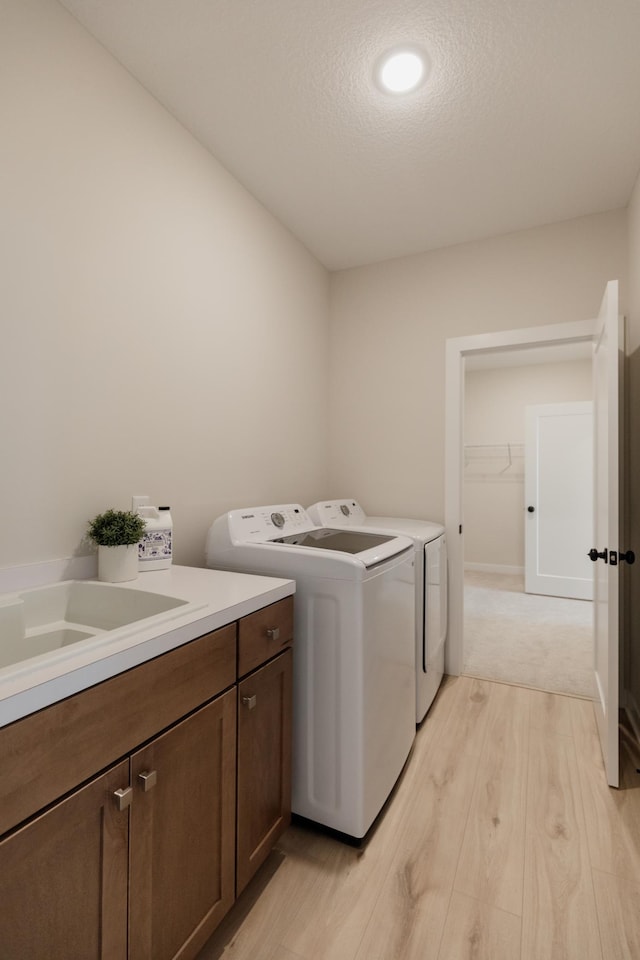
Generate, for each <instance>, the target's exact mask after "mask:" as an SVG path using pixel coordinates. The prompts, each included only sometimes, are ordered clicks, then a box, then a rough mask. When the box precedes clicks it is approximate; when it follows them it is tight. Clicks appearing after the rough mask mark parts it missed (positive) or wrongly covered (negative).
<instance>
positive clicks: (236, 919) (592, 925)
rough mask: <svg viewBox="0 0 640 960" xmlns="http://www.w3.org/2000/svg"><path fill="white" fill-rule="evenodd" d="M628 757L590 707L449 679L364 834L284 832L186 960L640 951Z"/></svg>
mask: <svg viewBox="0 0 640 960" xmlns="http://www.w3.org/2000/svg"><path fill="white" fill-rule="evenodd" d="M638 766H640V757H639V756H638V754H637V751H636V748H635V746H634V744H633V743H632V742H631V741H630V740H628V739H627V740H625V739H624V738H623V740H622V771H623V772H622V787H621V789H620V790H611V789H610V788H609V787H607V785H606V782H605V779H604V772H603V769H602V761H601V758H600V748H599V744H598V738H597V732H596V727H595V720H594V716H593V708H592V705H591V703H590V702H589V701H585V700H579V699H573V698H571V697H565V696H560V695H557V694H546V693H541V692H540V691H537V690H529V689H525V688H522V687H515V686H508V685H506V684H500V683H492V682H489V681H484V680H475V679H472V678H470V677H457V678H448V679H447V680H446V681H445V683H444V684H443V687H442V689H441V691H440V693H439V694H438V697H437V698H436V701H435V703H434V705H433V707H432V709H431V711H430V712H429V716H428V718H427V720H426V721H425V723H424V724H423V726H422V728H421V729H420V730H419V732H418V735H417V737H416V743H415V747H414V750H413V753H412V755H411V757H410V760H409V763H408V764H407V767H406V769H405V772H404V775H403V777H402V779H401V781H400V784H399V785H398V788H397V790H396V792H395V794H394V796H393V798H392V801H391V803H390V804H389V805H388V807H387V809H386V810H385V812H384V816H383V817H382V818H381V821H380V823H379V825H378V827H377V829H376V831H375V832H374V834H373V836H372V837H371V839H370V840H369V842H368V844H367V845H366V846H364V847H363V848H361V849H355V848H352V847H348V846H346V845H344V844H342V843H339V842H338V841H336V840H334V839H332V838H330V837H328V836H325V835H323V834H320V833H317V832H314V831H311V830H307V829H303V828H301V827H297V826H294V827H291V828H290V829H289V830H288V831H287V833H286V834H285V835H284V837H283V838H282V840H281V841H280V843H279V844H278V847H277V849H276V850H275V851H274V852H273V853H272V855H271V857H270V859H269V860H268V861H267V863H266V864H265V866H264V867H263V869H262V870H261V871H260V872H259V874H258V876H257V877H256V878H255V879H254V880H253V881H252V883H251V884H250V885H249V887H248V888H247V890H246V891H245V892H244V894H243V895H242V897H241V898H240V900H239V901H238V903H237V904H236V906H235V908H234V910H233V911H232V912H231V914H230V915H229V916H228V917H227V918H226V919H225V920H224V921H223V923H222V925H221V927H220V928H219V929H218V931H216V933H215V934H214V936H213V938H212V939H211V940H210V941H209V943H208V944H207V945H206V947H205V948H204V949H203V951H202V952H201V954H200V955H199V958H198V960H638V958H640V774H638V773H637V767H638Z"/></svg>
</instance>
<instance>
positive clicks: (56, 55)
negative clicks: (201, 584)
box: [0, 0, 328, 567]
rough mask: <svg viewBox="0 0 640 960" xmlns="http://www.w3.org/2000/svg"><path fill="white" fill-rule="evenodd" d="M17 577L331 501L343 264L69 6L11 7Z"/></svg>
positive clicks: (5, 93)
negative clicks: (337, 267) (333, 286)
mask: <svg viewBox="0 0 640 960" xmlns="http://www.w3.org/2000/svg"><path fill="white" fill-rule="evenodd" d="M0 24H1V28H0V63H1V64H2V83H1V84H0V115H1V116H2V118H3V125H2V148H1V149H2V178H1V180H0V209H2V217H1V219H0V254H1V259H2V352H1V354H0V405H1V409H2V418H1V422H2V427H1V428H0V431H1V444H2V470H1V471H0V496H1V502H2V537H0V567H3V566H8V565H14V564H19V563H27V562H31V561H36V560H38V561H39V560H46V559H51V558H57V557H63V556H68V555H70V554H71V553H72V552H73V551H74V550H76V548H77V547H78V544H79V541H80V540H81V538H82V536H83V533H84V529H85V522H86V519H87V518H88V517H90V516H91V515H93V514H94V513H96V512H98V511H100V510H102V509H104V508H106V507H109V506H116V507H122V508H126V507H128V506H129V505H130V497H131V495H132V494H133V493H143V494H148V495H150V496H151V498H152V502H158V501H160V502H163V503H168V504H170V505H171V507H172V513H173V518H174V527H175V536H176V559H177V560H178V561H180V562H183V563H192V564H198V563H201V562H202V561H203V557H204V553H203V550H204V538H205V534H206V529H207V527H208V525H209V523H210V521H211V520H212V519H213V518H214V517H215V516H216V515H217V514H219V513H220V512H222V511H223V510H226V509H229V508H231V507H234V506H241V505H245V504H251V503H255V502H259V503H265V502H270V501H278V502H279V501H289V500H298V499H300V500H302V501H308V502H312V501H313V500H316V499H318V498H319V497H321V496H325V494H326V489H327V488H326V462H327V450H326V398H327V360H328V355H327V311H328V277H327V274H326V272H325V270H324V269H323V268H322V267H321V266H320V265H319V264H318V263H317V261H315V260H314V259H313V258H312V257H311V256H310V255H309V254H308V253H307V251H306V250H305V249H304V248H303V247H302V246H301V245H300V244H299V243H298V242H297V241H296V240H295V239H294V238H293V237H292V236H291V235H290V234H289V233H288V232H287V231H286V230H284V229H283V228H282V227H281V226H280V225H279V224H278V223H277V222H276V221H275V220H274V219H273V218H272V217H271V216H270V215H269V214H268V213H267V212H266V211H265V210H264V208H262V207H261V206H260V205H259V204H258V203H257V202H256V201H255V200H254V199H253V198H252V197H251V196H250V195H249V194H248V193H247V192H246V191H245V190H244V189H242V188H241V187H240V186H239V185H238V183H237V182H236V181H234V180H233V179H232V178H231V177H230V176H229V175H228V173H226V171H225V170H224V169H223V168H222V167H221V166H220V165H219V164H218V163H217V162H216V161H215V160H214V159H213V158H212V157H211V156H210V155H209V154H208V153H207V152H206V151H205V150H204V149H202V148H201V146H200V145H199V144H198V143H197V142H196V141H195V140H194V139H193V138H192V137H191V136H190V135H188V134H187V133H186V131H185V130H184V128H182V127H181V126H180V125H179V124H178V123H177V122H176V121H175V120H174V119H173V118H172V117H171V116H170V115H169V114H168V113H167V112H166V111H165V110H164V109H162V108H161V107H160V106H159V105H158V103H157V102H156V101H155V100H154V99H153V98H152V97H151V96H150V95H149V94H147V93H146V92H145V91H144V90H143V89H142V87H141V86H140V85H139V84H137V83H136V82H135V81H134V80H133V79H132V78H131V76H130V75H129V74H128V73H127V72H126V71H125V70H124V69H122V68H121V67H120V66H119V65H118V64H117V63H116V61H115V60H113V59H112V58H111V57H110V56H109V55H108V54H106V52H105V51H104V50H103V48H102V47H100V46H99V45H98V44H97V43H96V42H94V41H93V40H92V39H91V37H90V36H89V35H88V34H87V33H86V32H85V31H84V30H83V29H82V28H81V27H80V26H79V25H78V24H77V22H76V21H75V20H73V19H72V18H71V17H70V16H69V14H67V13H66V12H65V11H64V10H63V9H62V8H61V7H60V6H59V5H58V4H57V3H55V2H54V0H3V3H2V13H1V15H0Z"/></svg>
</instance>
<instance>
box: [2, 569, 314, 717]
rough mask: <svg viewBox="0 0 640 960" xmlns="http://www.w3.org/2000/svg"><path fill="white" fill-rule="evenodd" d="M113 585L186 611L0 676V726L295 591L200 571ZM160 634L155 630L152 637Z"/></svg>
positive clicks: (277, 582)
mask: <svg viewBox="0 0 640 960" xmlns="http://www.w3.org/2000/svg"><path fill="white" fill-rule="evenodd" d="M118 586H119V587H129V588H130V589H132V590H146V591H149V592H151V593H160V594H165V595H167V596H170V597H177V598H179V599H181V600H186V601H187V602H188V603H189V607H188V608H187V609H184V612H181V608H176V611H175V615H172V616H171V618H170V619H169V620H168V621H165V622H164V623H162V624H161V625H160V626H159V625H158V624H155V625H154V626H152V627H149V626H147V627H146V629H145V627H144V621H139V624H137V625H135V628H134V629H128V630H127V631H125V632H124V634H125V635H123V632H122V631H114V632H113V633H114V636H113V637H109V636H108V635H105V639H104V640H101V642H100V643H98V644H96V643H89V644H85V643H83V642H82V641H81V642H79V643H77V644H72V645H70V646H68V647H66V648H64V650H63V651H62V652H58V651H55V652H54V653H53V654H52V655H47V654H44V655H41V656H39V657H33V658H32V659H31V660H25V661H23V662H21V663H19V664H16V665H15V667H13V668H9V667H7V668H5V669H3V670H1V671H0V726H5V725H6V724H7V723H11V722H12V721H14V720H18V719H19V718H20V717H24V716H26V715H27V714H29V713H33V712H35V711H36V710H40V709H42V707H46V706H49V704H52V703H55V702H56V701H58V700H62V699H63V698H64V697H68V696H71V695H72V694H74V693H78V692H79V691H80V690H84V689H85V688H86V687H90V686H93V684H95V683H100V682H101V681H102V680H107V679H108V678H109V677H113V676H115V675H116V674H118V673H122V671H123V670H128V669H130V668H131V667H135V666H138V664H140V663H144V661H145V660H150V659H151V658H152V657H157V656H158V655H159V654H161V653H166V652H167V651H169V650H173V649H174V648H175V647H179V646H181V645H182V644H183V643H188V642H189V640H194V639H195V638H196V637H199V636H202V635H203V634H205V633H209V632H210V631H212V630H217V629H218V627H223V626H225V625H226V624H227V623H232V622H233V621H234V620H238V619H239V618H240V617H245V616H246V615H247V614H249V613H254V612H255V611H256V610H259V609H260V608H261V607H266V606H268V605H269V604H270V603H275V601H276V600H281V599H283V597H288V596H291V594H293V593H294V592H295V582H294V581H293V580H282V579H279V578H277V577H258V576H253V575H251V574H245V573H230V572H227V571H223V570H210V569H204V568H201V567H180V566H171V567H169V569H167V570H157V571H149V572H144V573H141V574H140V576H139V577H138V578H137V579H136V580H131V581H129V582H127V583H119V584H118ZM159 631H161V632H159Z"/></svg>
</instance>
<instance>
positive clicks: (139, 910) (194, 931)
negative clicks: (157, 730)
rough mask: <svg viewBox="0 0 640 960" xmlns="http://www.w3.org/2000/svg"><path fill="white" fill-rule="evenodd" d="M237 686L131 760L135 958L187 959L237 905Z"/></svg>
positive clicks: (131, 897)
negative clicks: (235, 902) (235, 876)
mask: <svg viewBox="0 0 640 960" xmlns="http://www.w3.org/2000/svg"><path fill="white" fill-rule="evenodd" d="M235 755H236V691H235V688H234V689H233V690H230V691H229V692H228V693H226V694H224V695H223V696H221V697H218V699H217V700H214V701H213V702H212V703H209V704H207V706H205V707H202V708H201V709H200V710H197V711H196V712H195V713H194V714H192V715H191V716H190V717H187V719H186V720H183V721H182V722H181V723H179V724H177V725H176V726H174V727H171V728H170V729H169V730H168V731H167V732H166V733H164V734H162V735H161V736H159V737H156V738H155V740H152V741H151V743H150V744H149V745H148V746H146V747H144V748H143V749H142V750H140V751H138V752H137V753H135V754H134V755H133V756H132V758H131V778H132V779H131V783H132V786H133V789H134V798H133V803H132V806H131V844H130V848H131V861H130V863H131V885H130V893H129V957H130V960H151V958H152V960H177V958H179V960H187V958H191V957H194V956H195V955H196V954H197V953H198V951H199V950H200V948H201V947H202V945H203V944H204V943H205V942H206V940H207V939H208V937H209V936H210V934H211V932H212V931H213V930H214V929H215V927H216V926H217V924H218V923H219V922H220V920H221V919H222V917H223V916H224V914H225V913H226V912H227V910H228V909H229V907H230V906H231V905H232V903H233V900H234V840H235Z"/></svg>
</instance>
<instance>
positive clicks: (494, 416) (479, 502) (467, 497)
mask: <svg viewBox="0 0 640 960" xmlns="http://www.w3.org/2000/svg"><path fill="white" fill-rule="evenodd" d="M591 397H592V386H591V361H590V360H580V361H573V362H568V363H545V364H540V365H535V366H533V365H532V366H521V367H504V368H501V369H497V370H475V371H468V372H467V374H466V377H465V412H464V418H465V419H464V438H465V444H496V443H500V444H504V449H501V448H498V449H495V448H494V447H491V448H490V449H489V450H488V451H484V452H485V453H486V452H488V453H490V454H491V455H492V459H490V460H488V459H486V458H485V459H483V458H482V454H483V451H482V450H477V449H476V450H471V451H469V459H468V464H467V467H466V468H465V482H464V528H465V536H464V547H465V561H466V562H467V563H474V564H491V565H497V566H507V567H521V568H522V567H524V562H525V561H524V516H525V514H524V506H525V504H524V443H525V440H526V436H525V409H526V407H527V406H529V405H530V404H534V403H564V402H566V401H570V400H591ZM508 442H512V443H515V444H519V445H520V446H519V447H518V448H516V455H515V456H512V463H511V466H509V460H508V459H507V447H506V444H507V443H508ZM496 454H498V455H499V456H500V459H496V458H495V457H496Z"/></svg>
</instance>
